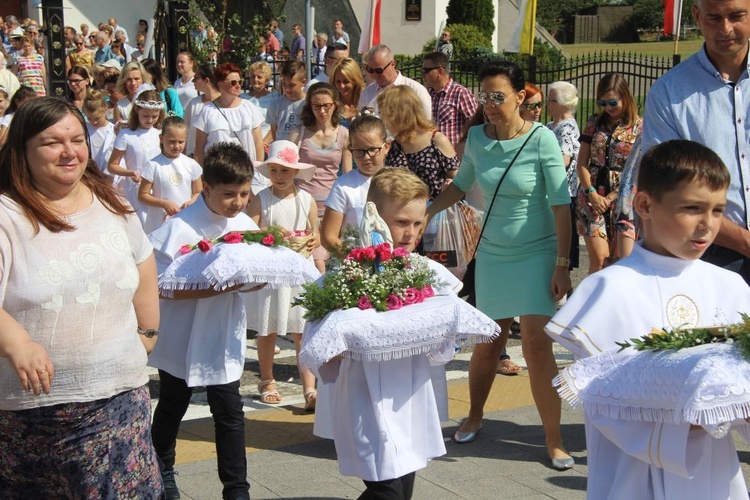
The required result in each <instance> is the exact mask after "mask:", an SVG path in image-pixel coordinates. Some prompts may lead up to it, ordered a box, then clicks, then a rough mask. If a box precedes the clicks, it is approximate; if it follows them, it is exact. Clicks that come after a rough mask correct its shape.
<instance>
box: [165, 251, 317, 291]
mask: <svg viewBox="0 0 750 500" xmlns="http://www.w3.org/2000/svg"><path fill="white" fill-rule="evenodd" d="M319 277H320V273H319V272H318V270H317V269H316V268H315V265H313V264H312V263H311V262H310V261H309V260H307V259H305V258H304V257H302V256H301V255H300V254H298V253H296V252H295V251H293V250H290V249H289V248H285V247H276V248H271V247H266V246H263V245H259V244H255V243H254V244H250V245H248V244H243V243H236V244H221V245H216V246H214V247H213V248H211V249H210V250H209V251H208V252H200V251H193V252H190V253H189V254H187V255H181V256H180V257H178V258H177V259H175V260H174V262H172V264H170V266H169V267H168V268H167V269H166V271H164V273H163V274H162V275H161V276H160V277H159V289H160V290H161V292H162V294H163V295H164V296H166V297H173V296H174V294H173V292H174V290H205V289H208V288H213V289H215V290H223V289H225V288H229V287H232V286H235V285H246V284H250V283H257V284H261V283H267V287H268V288H271V289H275V288H280V287H293V286H301V285H304V284H306V283H311V282H313V281H315V280H316V279H318V278H319Z"/></svg>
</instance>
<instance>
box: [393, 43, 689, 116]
mask: <svg viewBox="0 0 750 500" xmlns="http://www.w3.org/2000/svg"><path fill="white" fill-rule="evenodd" d="M498 60H500V59H498ZM485 62H486V61H471V60H455V61H451V64H450V72H451V77H452V78H453V79H454V80H456V81H457V82H459V83H461V84H462V85H464V86H466V87H467V88H469V89H470V90H472V91H474V92H477V91H478V90H479V83H480V82H479V78H478V77H477V74H478V72H479V69H480V68H481V66H482V65H483V64H485ZM679 62H680V56H679V55H676V56H649V55H642V54H633V53H624V52H597V53H590V54H585V55H581V56H575V57H571V58H568V59H565V60H564V61H563V62H562V63H561V64H554V65H551V66H548V67H545V65H544V64H542V63H540V62H539V61H537V60H536V57H534V56H529V57H526V58H525V59H524V60H523V62H522V63H521V66H522V67H523V68H524V71H525V72H526V75H527V80H528V81H530V82H531V83H534V84H535V85H537V86H539V87H540V88H541V89H542V91H543V92H544V93H545V95H546V94H547V86H548V85H549V84H550V83H552V82H555V81H559V80H564V81H567V82H570V83H572V84H573V85H575V86H576V88H577V89H578V95H579V103H578V110H577V112H576V115H577V119H578V122H579V124H581V125H583V124H584V123H585V122H586V119H587V118H588V117H589V116H590V115H592V114H594V113H596V112H597V107H596V85H597V83H598V82H599V79H601V77H602V76H604V75H605V74H607V73H613V72H616V73H620V74H621V75H623V76H624V77H625V79H626V80H627V81H628V85H629V86H630V90H631V92H632V93H633V96H634V97H635V99H636V102H637V103H638V109H639V110H640V111H642V110H643V105H644V103H645V100H646V95H647V94H648V91H649V89H650V88H651V85H652V84H653V83H654V81H656V79H657V78H659V77H660V76H661V75H663V74H664V73H666V72H667V71H669V70H670V69H671V68H672V67H674V66H675V65H676V64H678V63H679ZM399 69H400V70H401V72H402V73H404V74H405V75H406V76H408V77H409V78H413V79H415V80H417V81H419V82H422V71H421V70H422V65H421V64H412V65H408V66H402V67H400V68H399ZM546 119H547V115H546V110H545V112H544V113H543V116H542V120H543V121H545V120H546Z"/></svg>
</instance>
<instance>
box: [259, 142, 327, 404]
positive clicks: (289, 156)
mask: <svg viewBox="0 0 750 500" xmlns="http://www.w3.org/2000/svg"><path fill="white" fill-rule="evenodd" d="M256 169H257V170H258V171H259V172H260V173H261V174H263V175H264V176H265V177H266V178H268V179H270V181H271V186H269V187H267V188H266V189H263V190H262V191H260V192H259V193H258V195H257V196H256V197H255V198H253V200H252V201H251V202H250V205H248V209H247V211H248V215H250V217H251V218H252V219H253V221H255V223H256V224H258V226H259V227H261V228H263V227H266V226H271V225H276V226H281V227H283V228H284V229H286V230H287V231H290V232H295V233H296V232H306V233H309V236H310V238H309V240H308V241H307V243H306V247H305V253H307V254H311V253H312V251H313V250H314V249H315V248H316V247H318V246H320V239H319V237H318V235H317V234H315V227H316V224H317V220H318V210H317V206H316V204H315V200H314V199H313V197H312V196H311V195H310V194H309V193H307V192H305V191H302V190H298V189H297V187H296V185H295V180H301V181H309V180H310V179H312V177H313V175H314V174H315V165H312V164H309V163H300V161H299V150H298V149H297V145H296V144H294V143H293V142H290V141H275V142H273V143H271V146H270V147H269V151H268V160H267V161H265V162H262V163H257V164H256ZM310 258H311V259H312V257H310ZM300 292H301V288H299V287H294V288H292V287H282V288H277V289H275V290H267V289H263V290H260V291H259V292H257V293H254V294H251V295H248V296H247V297H246V298H245V308H246V309H247V327H248V328H250V329H253V330H255V331H257V332H258V338H257V346H258V364H259V365H260V378H261V381H260V383H259V384H258V392H259V393H260V399H261V401H263V402H264V403H268V404H279V403H280V402H281V395H280V394H279V392H278V390H276V381H275V380H274V378H273V356H274V348H275V347H276V335H286V334H287V333H291V334H292V336H293V337H294V347H295V350H296V352H297V356H298V357H299V349H300V342H301V340H302V330H304V328H305V320H304V318H303V315H304V312H305V311H304V309H303V308H301V307H299V306H292V300H293V299H294V298H295V297H296V296H297V295H299V293H300ZM300 378H301V379H302V390H303V393H304V396H305V410H313V409H314V408H315V401H316V399H317V393H316V391H315V376H314V375H313V374H312V372H310V371H309V370H304V371H302V370H300Z"/></svg>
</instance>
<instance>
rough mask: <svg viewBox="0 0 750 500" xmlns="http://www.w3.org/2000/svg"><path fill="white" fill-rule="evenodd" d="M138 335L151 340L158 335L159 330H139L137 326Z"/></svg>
mask: <svg viewBox="0 0 750 500" xmlns="http://www.w3.org/2000/svg"><path fill="white" fill-rule="evenodd" d="M138 335H143V336H144V337H146V338H147V339H152V338H154V337H156V336H157V335H159V330H154V329H145V328H141V327H140V326H139V327H138Z"/></svg>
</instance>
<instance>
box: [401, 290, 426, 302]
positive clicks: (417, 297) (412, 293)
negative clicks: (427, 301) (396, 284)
mask: <svg viewBox="0 0 750 500" xmlns="http://www.w3.org/2000/svg"><path fill="white" fill-rule="evenodd" d="M423 300H424V299H423V298H422V292H420V291H419V290H417V289H416V288H414V287H410V288H407V289H406V290H404V305H405V306H410V305H412V304H419V303H420V302H422V301H423Z"/></svg>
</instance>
